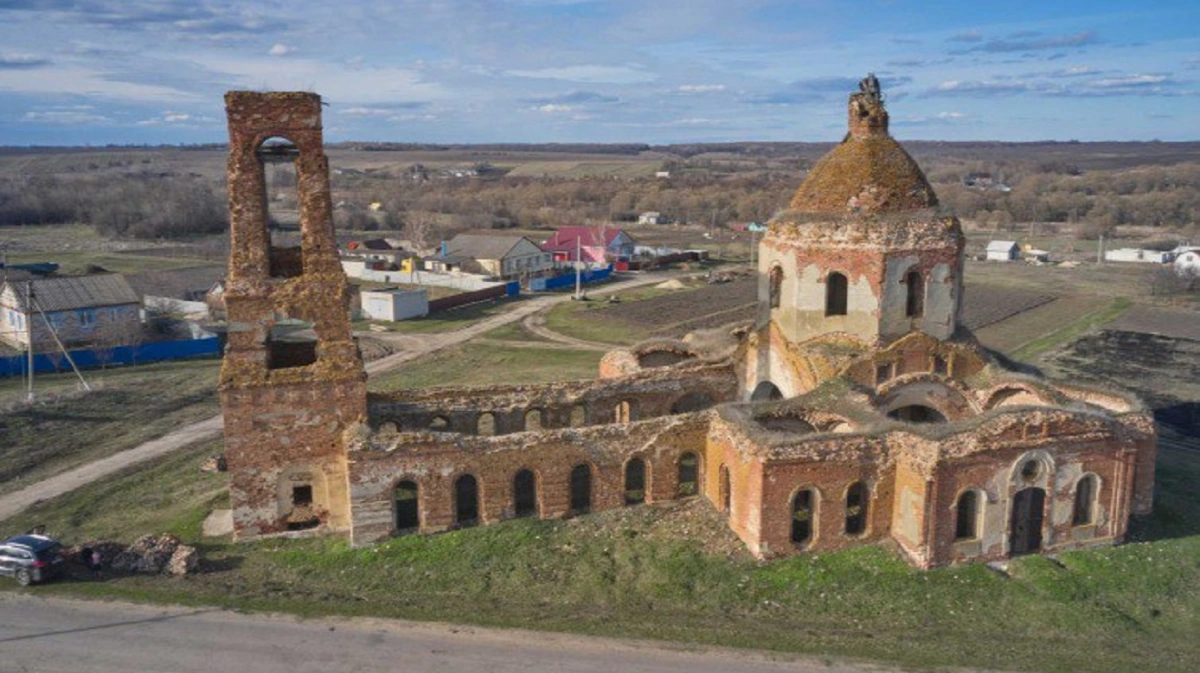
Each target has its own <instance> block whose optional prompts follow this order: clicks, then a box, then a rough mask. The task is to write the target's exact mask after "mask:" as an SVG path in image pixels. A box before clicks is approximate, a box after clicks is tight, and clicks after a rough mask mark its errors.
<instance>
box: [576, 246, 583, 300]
mask: <svg viewBox="0 0 1200 673" xmlns="http://www.w3.org/2000/svg"><path fill="white" fill-rule="evenodd" d="M582 250H583V236H576V237H575V299H576V300H580V299H583V279H582V277H581V275H580V274H581V269H582V268H583V257H582V256H581V255H580V252H581V251H582Z"/></svg>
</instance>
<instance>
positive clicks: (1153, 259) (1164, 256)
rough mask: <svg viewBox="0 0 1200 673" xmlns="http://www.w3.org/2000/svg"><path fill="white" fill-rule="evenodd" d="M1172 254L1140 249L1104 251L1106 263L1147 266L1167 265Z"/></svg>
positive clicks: (1172, 256)
mask: <svg viewBox="0 0 1200 673" xmlns="http://www.w3.org/2000/svg"><path fill="white" fill-rule="evenodd" d="M1174 256H1175V255H1174V253H1171V252H1165V251H1162V250H1143V249H1141V248H1117V249H1116V250H1105V251H1104V261H1106V262H1146V263H1149V264H1168V263H1170V261H1171V260H1172V259H1173V258H1174Z"/></svg>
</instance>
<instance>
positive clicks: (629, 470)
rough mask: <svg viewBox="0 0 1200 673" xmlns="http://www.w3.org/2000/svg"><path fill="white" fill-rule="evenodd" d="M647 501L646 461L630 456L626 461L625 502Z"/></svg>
mask: <svg viewBox="0 0 1200 673" xmlns="http://www.w3.org/2000/svg"><path fill="white" fill-rule="evenodd" d="M643 502H646V461H644V460H642V459H641V458H630V459H629V462H628V463H625V504H626V505H640V504H642V503H643Z"/></svg>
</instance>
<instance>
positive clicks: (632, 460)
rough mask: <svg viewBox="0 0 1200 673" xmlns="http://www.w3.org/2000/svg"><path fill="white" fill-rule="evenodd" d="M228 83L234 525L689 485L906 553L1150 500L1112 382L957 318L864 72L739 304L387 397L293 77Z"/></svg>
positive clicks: (444, 511) (1063, 539)
mask: <svg viewBox="0 0 1200 673" xmlns="http://www.w3.org/2000/svg"><path fill="white" fill-rule="evenodd" d="M227 105H228V109H229V122H230V140H231V148H230V202H231V213H232V215H233V243H234V246H233V252H232V256H231V263H230V279H229V285H228V289H227V293H226V297H227V298H226V301H227V304H228V306H229V313H230V320H231V326H232V329H231V337H230V348H229V351H228V353H227V355H226V361H225V367H224V369H223V371H222V378H221V395H222V402H223V404H224V408H225V417H226V442H227V451H228V455H229V468H230V471H231V473H232V474H231V499H232V505H233V508H234V519H235V534H236V535H237V536H238V537H239V538H248V537H255V536H259V535H265V534H272V533H277V532H282V531H287V530H306V529H307V530H311V531H313V532H317V533H322V532H340V533H344V534H348V535H349V536H350V538H351V540H352V542H353V543H354V544H369V543H371V542H374V541H378V540H382V539H385V538H387V537H389V536H392V535H396V534H399V533H402V532H410V531H419V532H437V531H442V530H446V529H449V528H453V527H458V526H467V525H476V524H493V523H498V522H501V521H504V520H506V519H510V518H514V517H519V516H537V517H542V518H559V517H568V516H579V515H584V514H586V513H588V512H593V511H597V510H603V509H610V508H616V507H624V506H634V505H638V504H641V503H643V502H646V503H653V502H658V501H664V500H672V499H676V498H685V497H693V496H698V497H704V498H705V499H707V500H708V501H710V502H711V503H712V505H713V506H714V507H716V508H717V509H718V510H719V511H722V512H725V513H727V515H728V520H729V525H730V528H731V529H732V530H733V531H734V532H736V533H737V535H738V536H740V537H741V539H742V540H743V541H744V542H745V543H746V546H747V548H748V549H749V550H750V551H751V552H753V553H754V554H756V555H758V556H760V557H763V558H767V557H774V556H780V555H787V554H794V553H803V552H812V551H831V550H837V549H842V548H845V547H849V546H854V545H859V544H870V543H877V542H882V541H887V540H890V541H891V542H893V543H894V544H895V545H896V546H897V547H898V548H899V549H900V550H901V553H903V554H904V556H905V557H906V559H907V560H908V561H909V562H911V563H913V564H914V565H916V566H918V567H932V566H936V565H942V564H947V563H957V562H964V561H973V560H994V559H1002V558H1006V557H1008V556H1010V555H1013V554H1019V553H1029V552H1038V551H1058V550H1064V549H1074V548H1082V547H1089V546H1093V545H1098V544H1113V543H1115V542H1119V541H1120V540H1121V539H1122V537H1123V536H1124V534H1125V531H1126V529H1127V526H1128V521H1129V517H1130V516H1131V515H1133V514H1141V513H1146V512H1148V511H1149V509H1150V506H1151V495H1152V489H1153V466H1154V442H1155V434H1154V426H1153V420H1152V417H1151V415H1150V413H1149V412H1148V411H1147V410H1145V409H1144V408H1143V407H1142V406H1141V405H1140V404H1139V403H1138V401H1137V400H1135V399H1132V398H1129V397H1127V396H1124V395H1121V394H1118V393H1112V392H1105V391H1098V390H1090V389H1083V388H1079V387H1074V386H1064V385H1056V384H1053V383H1050V382H1047V381H1044V380H1040V379H1034V378H1030V377H1028V376H1025V375H1018V374H1015V373H1012V372H1009V371H1006V370H1005V369H1004V368H1003V367H1002V366H1001V365H1000V364H999V363H997V362H995V361H993V360H992V359H991V358H990V357H989V355H988V354H987V353H986V351H984V350H983V349H982V348H981V347H979V346H978V344H977V343H976V342H975V341H974V338H973V337H972V336H971V335H970V334H969V333H967V332H966V331H965V330H962V329H961V328H959V327H958V326H957V315H958V309H959V305H958V303H959V300H960V297H961V283H962V269H963V265H962V245H963V239H962V233H961V231H960V229H959V225H958V222H957V220H954V219H953V218H949V219H947V218H942V217H936V216H934V215H933V214H932V213H931V212H930V211H929V210H928V208H929V207H930V206H932V205H934V204H936V197H935V196H934V195H933V193H932V190H928V192H927V193H926V191H925V190H926V189H927V188H928V183H927V182H926V181H925V178H924V176H923V175H921V174H920V170H919V168H916V165H915V163H913V162H912V160H911V158H910V157H908V155H907V154H905V153H904V152H903V150H902V149H901V148H900V147H899V145H898V144H896V143H895V141H893V140H892V139H891V138H890V137H889V136H887V113H886V110H884V109H883V107H882V102H881V100H880V98H879V97H878V96H873V95H871V94H870V92H869V91H867V90H866V89H864V93H860V94H855V95H854V96H852V97H851V106H850V111H851V126H852V131H853V132H852V133H851V134H850V135H849V136H848V138H847V140H846V141H845V142H844V143H843V144H842V145H841V146H839V148H838V149H835V150H834V151H833V152H832V153H831V155H830V157H831V158H830V160H828V161H823V162H822V163H821V164H819V165H818V166H817V167H816V168H815V169H814V171H813V172H812V174H810V176H809V178H808V179H807V180H806V182H805V185H804V186H802V187H801V189H800V191H799V192H798V193H797V197H796V198H795V199H794V200H793V202H792V208H791V209H790V210H788V211H785V212H784V213H783V214H781V215H780V216H779V217H777V218H776V219H775V220H774V221H773V222H772V225H771V228H770V230H769V232H768V234H767V236H766V237H765V238H764V240H763V242H762V244H761V250H762V252H763V255H762V259H763V265H762V266H760V269H759V271H760V275H761V280H760V288H761V291H762V309H761V310H760V312H759V319H758V321H757V322H756V324H743V325H734V326H730V327H727V328H724V329H720V330H713V331H710V332H705V333H701V334H696V335H692V337H689V339H687V340H685V341H671V340H659V341H655V342H648V343H645V344H642V345H640V346H636V347H634V348H631V349H628V350H618V351H614V352H612V353H609V354H608V355H606V356H605V358H604V359H603V361H602V362H601V365H600V372H599V378H597V379H596V380H594V381H586V382H573V383H561V384H547V385H537V386H492V387H486V388H457V389H441V390H430V391H419V392H413V393H404V394H388V395H375V394H371V395H368V394H367V392H366V390H365V384H364V379H365V375H364V372H363V367H362V363H361V361H360V360H359V359H358V355H357V351H356V350H355V349H354V345H353V342H352V341H351V339H350V333H349V324H348V321H347V319H346V317H345V316H346V311H345V302H346V296H347V295H346V282H345V278H344V276H342V275H341V272H340V267H338V266H337V257H336V252H335V251H334V250H333V247H332V229H331V225H330V224H329V218H328V213H329V192H328V177H327V168H326V162H325V159H324V155H323V154H322V151H321V148H320V116H319V113H320V102H319V99H318V98H317V97H316V96H312V95H309V94H251V93H231V94H229V96H228V97H227ZM276 136H281V137H284V138H286V139H287V140H288V141H290V142H291V143H292V144H293V146H294V150H295V158H294V161H295V162H296V165H297V167H298V169H299V171H298V172H299V174H300V198H301V203H302V231H303V244H302V246H301V248H300V250H298V251H297V250H280V249H276V248H273V247H272V246H271V244H270V238H269V235H268V232H267V230H266V226H265V219H264V217H265V208H264V207H263V203H262V163H263V161H267V160H277V159H278V157H277V155H278V154H280V153H284V154H286V156H287V157H288V158H289V160H293V159H291V154H287V153H288V152H291V151H292V148H284V149H283V150H280V149H279V148H275V149H270V148H268V149H264V147H263V141H264V140H266V139H267V138H271V137H276ZM856 143H868V144H870V145H871V146H870V147H865V146H864V147H860V146H858V145H856ZM860 155H861V156H860ZM846 157H851V158H854V157H858V158H859V159H862V160H864V161H866V162H867V163H866V164H865V165H858V164H856V163H855V162H853V161H850V162H848V161H845V160H844V159H846ZM847 166H853V168H846V167H847ZM835 274H837V275H840V276H841V278H840V279H835V281H834V282H835V284H836V285H837V286H838V287H837V288H834V289H833V290H831V289H830V288H829V287H828V283H829V282H831V281H830V279H831V278H833V275H835ZM837 292H841V293H842V294H841V295H838V294H837ZM285 318H289V319H299V320H303V321H307V322H309V323H311V324H312V326H313V329H314V332H315V334H316V337H317V338H316V341H315V343H313V344H312V346H311V348H309V350H307V351H306V350H305V347H304V346H297V345H294V344H276V343H274V341H273V338H272V337H273V334H274V332H273V327H274V326H275V325H276V323H277V322H278V321H280V320H283V319H285ZM752 398H753V399H752ZM780 398H782V399H780Z"/></svg>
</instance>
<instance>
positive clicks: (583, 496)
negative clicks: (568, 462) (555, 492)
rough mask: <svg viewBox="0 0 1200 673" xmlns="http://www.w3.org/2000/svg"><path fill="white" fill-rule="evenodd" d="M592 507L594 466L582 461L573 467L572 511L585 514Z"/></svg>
mask: <svg viewBox="0 0 1200 673" xmlns="http://www.w3.org/2000/svg"><path fill="white" fill-rule="evenodd" d="M591 509H592V468H591V466H590V465H588V464H587V463H581V464H579V465H576V466H575V467H573V468H571V511H572V512H573V513H575V514H584V513H586V512H588V511H589V510H591Z"/></svg>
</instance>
